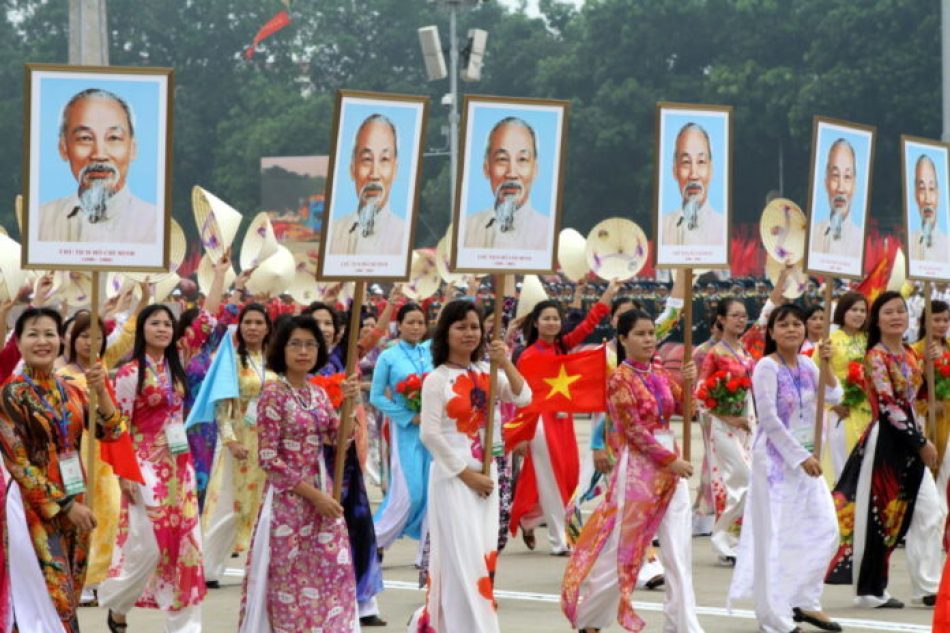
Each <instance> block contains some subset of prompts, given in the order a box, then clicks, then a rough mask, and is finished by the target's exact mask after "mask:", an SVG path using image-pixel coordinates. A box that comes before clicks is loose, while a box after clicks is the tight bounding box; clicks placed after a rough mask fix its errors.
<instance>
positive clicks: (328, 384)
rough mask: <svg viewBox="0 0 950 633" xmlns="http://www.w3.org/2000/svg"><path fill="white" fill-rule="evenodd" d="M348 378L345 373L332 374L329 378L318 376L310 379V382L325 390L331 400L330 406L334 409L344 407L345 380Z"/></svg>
mask: <svg viewBox="0 0 950 633" xmlns="http://www.w3.org/2000/svg"><path fill="white" fill-rule="evenodd" d="M345 377H346V376H344V375H343V372H340V373H338V374H331V375H329V376H321V375H319V374H318V375H316V376H312V377H311V378H310V382H311V383H312V384H314V385H316V386H318V387H320V388H321V389H323V390H324V391H325V392H326V394H327V397H328V398H330V404H332V405H333V408H334V409H339V408H340V407H341V406H343V379H344V378H345Z"/></svg>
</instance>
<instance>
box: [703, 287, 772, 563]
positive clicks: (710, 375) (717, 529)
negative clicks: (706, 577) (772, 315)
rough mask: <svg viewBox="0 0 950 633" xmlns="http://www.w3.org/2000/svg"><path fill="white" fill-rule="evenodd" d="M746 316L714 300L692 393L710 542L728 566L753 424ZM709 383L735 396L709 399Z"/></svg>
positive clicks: (739, 307) (741, 308)
mask: <svg viewBox="0 0 950 633" xmlns="http://www.w3.org/2000/svg"><path fill="white" fill-rule="evenodd" d="M763 311H764V309H763ZM748 318H749V315H748V313H747V312H746V308H745V304H743V303H742V302H741V301H739V300H738V299H734V298H725V299H722V300H721V301H720V302H719V305H718V307H717V311H716V321H717V322H718V324H719V329H720V331H721V336H720V339H719V341H718V342H717V343H716V344H715V345H713V346H711V347H710V348H709V351H708V352H707V353H706V357H705V358H704V359H703V367H702V371H701V372H700V376H699V382H698V384H697V391H696V396H697V403H698V404H699V405H701V406H702V408H703V409H704V410H705V413H706V414H707V415H708V416H709V419H710V422H709V442H708V446H707V450H708V451H709V469H710V478H711V485H712V492H713V499H714V502H715V506H716V521H715V523H714V524H713V533H712V537H711V538H710V542H711V543H712V546H713V550H714V551H715V552H716V554H717V555H718V556H719V562H720V563H724V564H732V565H734V564H735V562H736V547H737V546H738V544H739V530H740V526H741V524H742V513H743V509H744V506H745V498H746V493H747V491H748V487H749V467H750V464H751V460H752V455H751V450H752V432H753V427H754V425H755V412H754V408H753V406H752V391H751V389H749V387H750V386H751V380H752V368H753V367H754V366H755V360H754V359H753V357H752V355H751V354H750V353H749V351H747V350H746V347H745V346H744V345H743V342H742V340H741V337H742V335H743V332H745V329H746V321H747V320H748ZM717 377H719V378H717ZM711 379H712V380H718V381H719V382H720V383H724V384H725V385H726V386H724V387H722V388H720V392H722V391H725V390H726V389H728V385H729V383H733V385H732V386H735V387H736V388H735V389H730V391H733V392H734V393H735V394H737V395H736V396H734V397H733V398H732V400H731V403H730V404H729V406H725V405H724V403H722V402H717V401H716V400H715V399H712V400H711V399H710V395H709V392H710V389H709V388H708V384H707V381H709V380H711ZM743 393H744V395H743Z"/></svg>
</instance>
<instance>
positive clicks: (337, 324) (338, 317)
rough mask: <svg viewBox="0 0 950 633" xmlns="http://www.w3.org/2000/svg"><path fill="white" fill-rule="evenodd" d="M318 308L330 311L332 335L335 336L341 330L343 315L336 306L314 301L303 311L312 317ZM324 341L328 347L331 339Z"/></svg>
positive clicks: (331, 342)
mask: <svg viewBox="0 0 950 633" xmlns="http://www.w3.org/2000/svg"><path fill="white" fill-rule="evenodd" d="M320 310H326V311H327V312H328V313H330V318H332V319H333V337H334V338H337V337H338V336H339V335H340V332H341V331H342V330H343V326H344V321H343V315H342V314H340V313H339V312H337V309H336V308H334V307H333V306H331V305H330V304H329V303H324V302H322V301H314V302H313V303H311V304H310V305H308V306H307V309H306V310H304V312H303V313H304V314H306V315H307V316H310V317H312V316H313V313H314V312H318V311H320ZM324 343H325V344H326V346H327V348H329V347H330V345H332V344H333V341H324Z"/></svg>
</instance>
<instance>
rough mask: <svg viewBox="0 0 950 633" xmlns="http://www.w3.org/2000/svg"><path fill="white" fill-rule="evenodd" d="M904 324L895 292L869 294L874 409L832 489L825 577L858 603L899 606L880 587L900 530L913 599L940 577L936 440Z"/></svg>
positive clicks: (868, 361)
mask: <svg viewBox="0 0 950 633" xmlns="http://www.w3.org/2000/svg"><path fill="white" fill-rule="evenodd" d="M907 324H908V314H907V305H906V304H905V303H904V299H903V297H901V295H900V293H897V292H890V291H888V292H884V293H882V294H881V295H880V296H879V297H878V298H877V299H875V300H874V304H873V305H872V306H871V316H870V319H869V325H868V343H867V344H868V352H867V357H866V358H865V371H866V373H867V380H868V392H869V393H868V399H869V400H870V402H871V408H872V410H873V412H874V415H873V418H872V421H871V424H870V426H869V427H868V430H867V432H866V433H865V434H864V435H863V436H862V437H861V439H860V440H859V441H858V444H857V446H856V447H855V449H854V450H853V451H852V452H851V456H850V457H849V458H848V461H847V463H845V467H844V470H843V471H842V472H841V477H840V479H839V480H838V484H837V485H836V486H835V489H834V492H833V497H834V501H835V509H836V511H837V513H838V526H839V531H840V538H841V545H840V546H839V548H838V552H837V553H836V554H835V557H834V559H833V560H832V564H831V566H830V570H829V572H828V576H827V578H826V580H825V582H827V583H829V584H839V585H843V584H851V585H854V587H855V591H856V593H857V598H856V600H855V602H856V604H857V605H858V606H861V607H871V608H878V607H884V608H892V609H899V608H901V607H903V606H904V603H903V602H901V601H900V600H898V599H896V598H893V597H892V596H891V595H890V594H889V593H888V592H887V579H888V567H889V561H890V556H891V552H893V551H894V548H895V547H897V544H898V542H900V540H901V539H902V538H904V537H905V536H906V554H907V568H908V571H909V572H910V584H911V592H912V595H911V598H912V599H913V601H914V602H916V603H922V604H924V605H928V606H933V604H934V602H935V601H936V593H937V589H938V585H939V582H940V572H941V564H940V563H941V560H942V559H941V551H940V546H941V542H942V536H943V522H944V514H943V512H941V510H940V502H939V501H938V499H937V487H936V485H935V484H934V479H933V475H931V470H932V469H934V468H936V467H937V448H936V447H935V446H934V445H933V443H931V442H930V441H929V440H928V439H927V438H926V436H925V435H924V432H923V423H922V421H921V420H920V419H919V418H918V417H917V416H916V414H915V411H914V400H915V399H916V398H917V397H918V395H919V393H920V386H921V383H922V382H923V379H922V376H923V370H922V367H923V361H922V360H921V358H920V357H919V356H918V355H917V353H916V352H914V350H913V349H912V348H911V347H909V346H907V345H904V343H903V336H904V333H905V332H906V331H907ZM939 354H940V349H939V346H938V345H936V344H934V345H933V346H932V348H931V349H930V350H928V356H929V357H930V358H934V359H936V358H937V357H938V356H939ZM872 491H873V494H872Z"/></svg>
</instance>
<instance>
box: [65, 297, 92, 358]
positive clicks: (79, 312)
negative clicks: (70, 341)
mask: <svg viewBox="0 0 950 633" xmlns="http://www.w3.org/2000/svg"><path fill="white" fill-rule="evenodd" d="M82 314H89V310H87V309H86V308H80V309H79V310H76V311H75V312H73V313H72V314H71V315H69V316H68V317H67V318H66V319H65V320H64V321H63V324H62V326H61V327H60V328H59V338H60V342H59V355H60V356H63V355H64V354H65V353H66V330H68V329H69V326H70V325H72V324H73V323H74V322H75V321H76V319H78V318H79V316H80V315H82Z"/></svg>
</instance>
